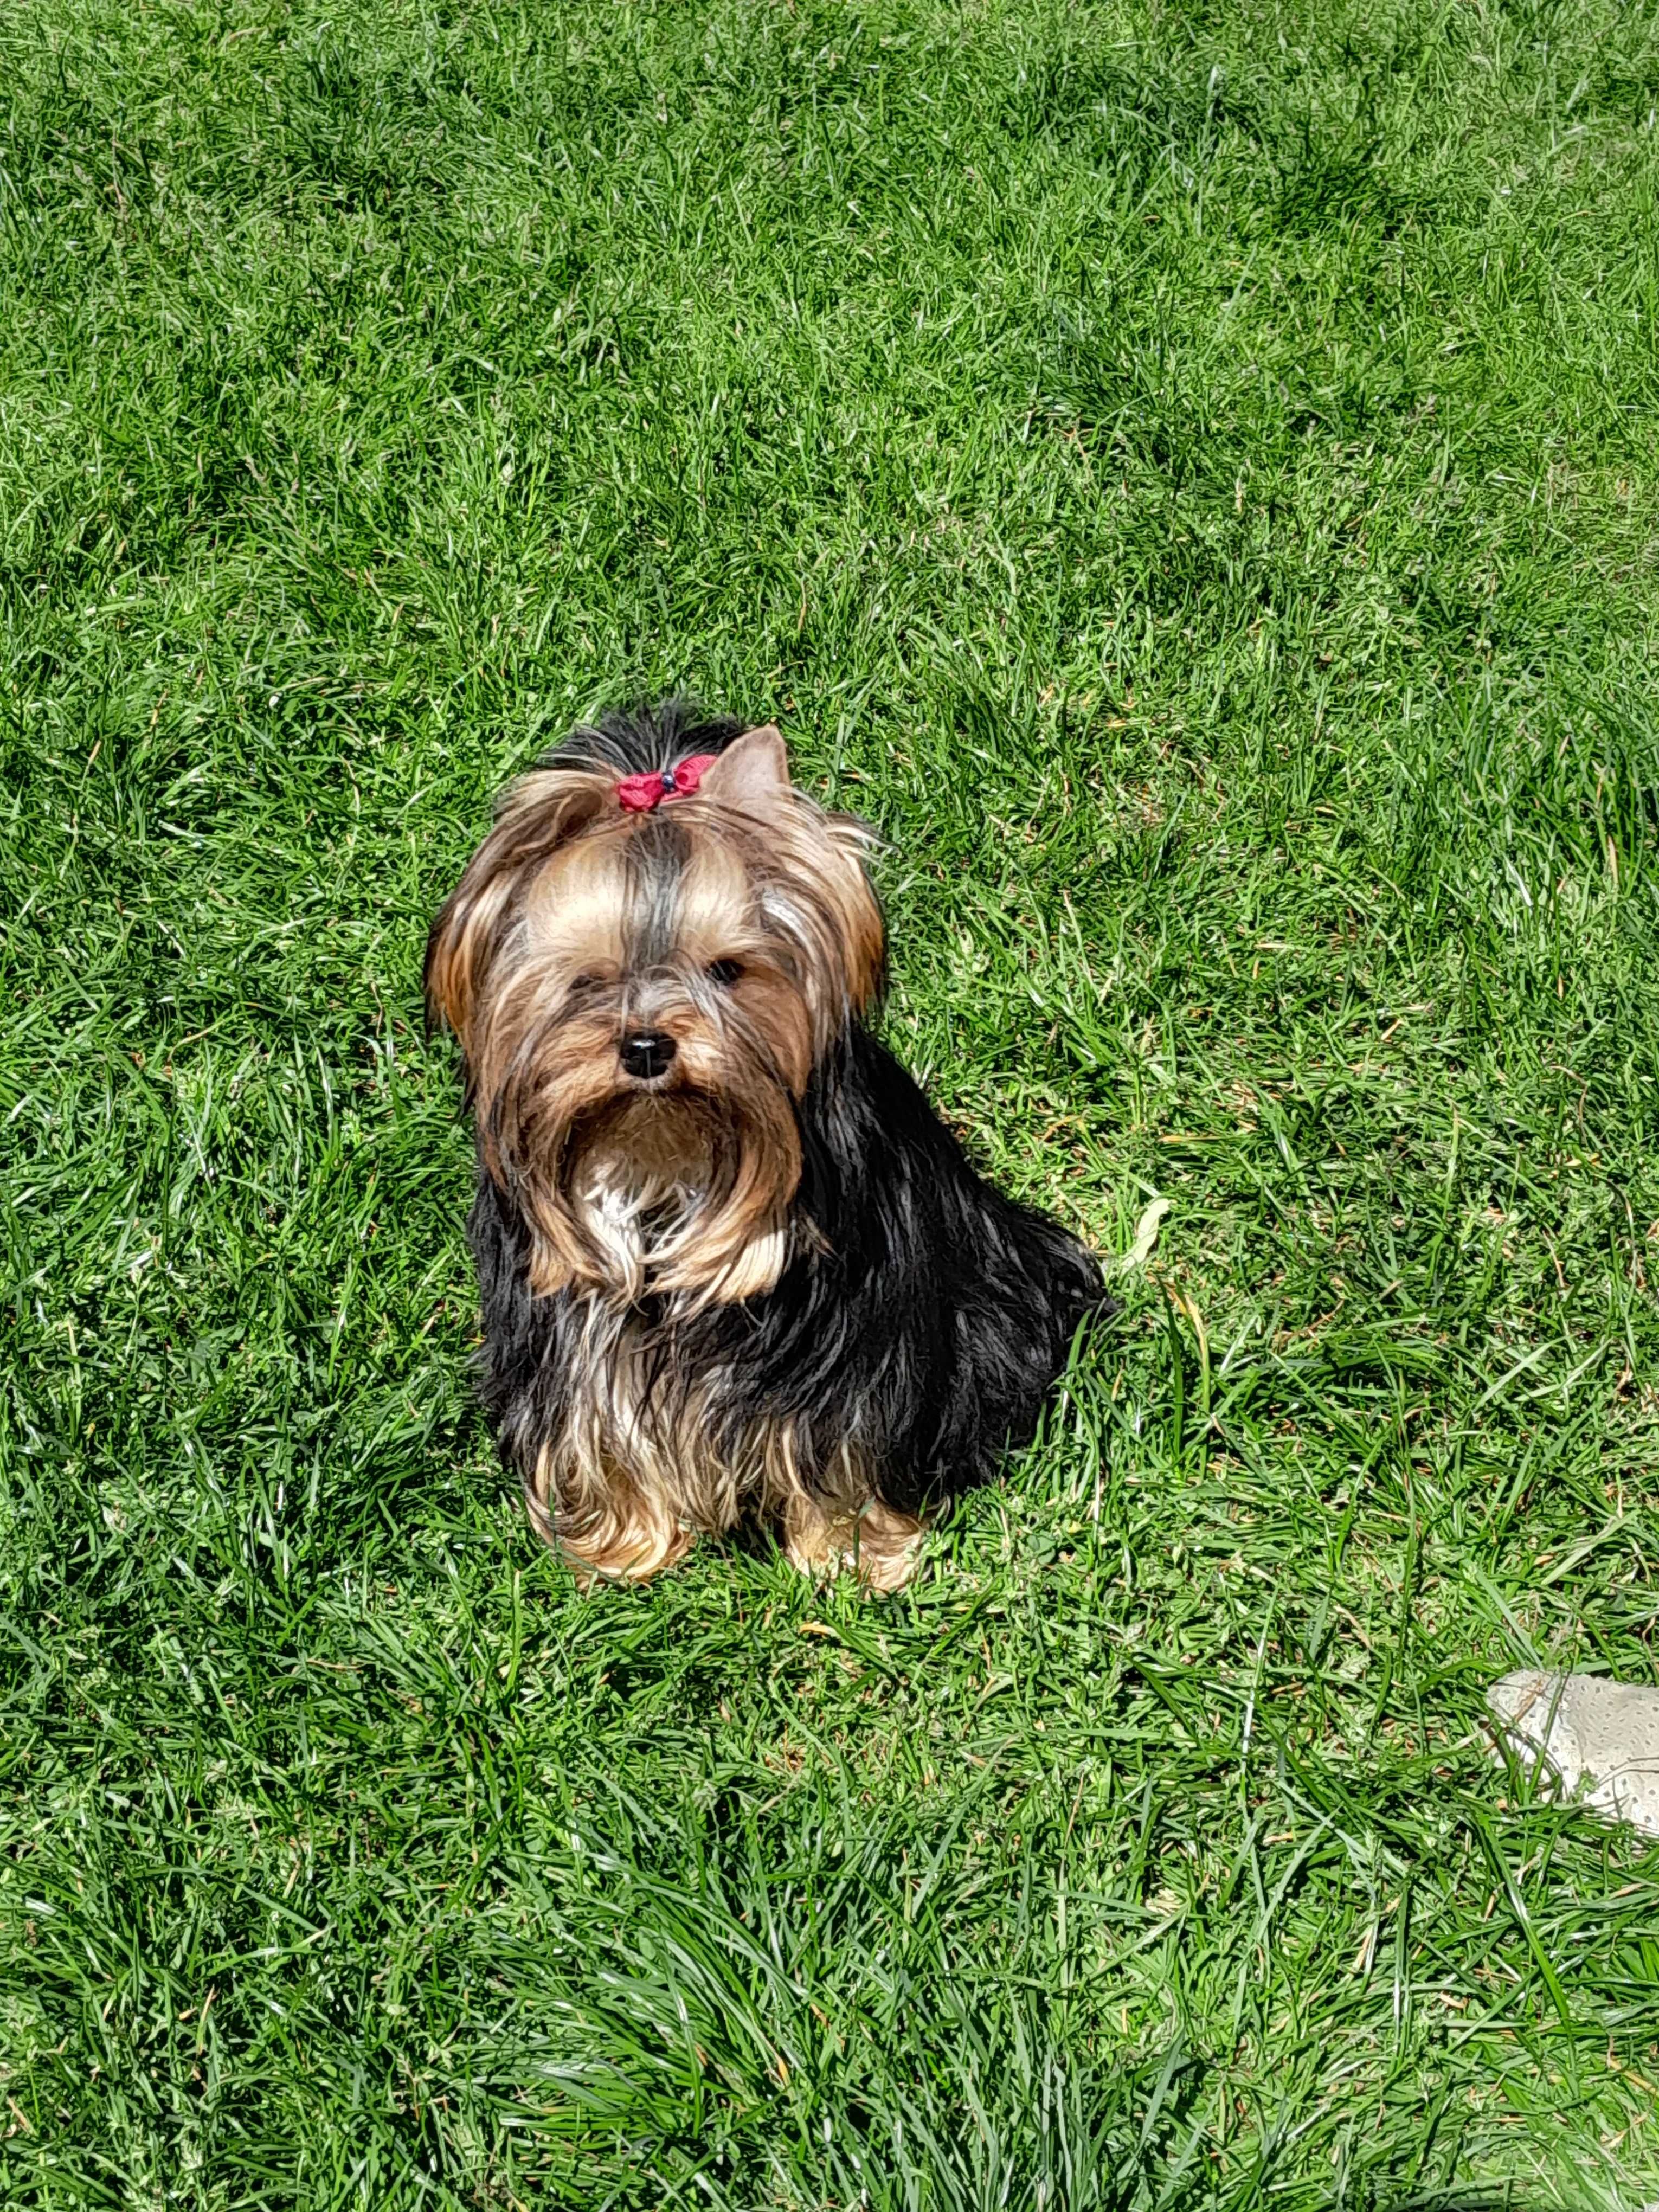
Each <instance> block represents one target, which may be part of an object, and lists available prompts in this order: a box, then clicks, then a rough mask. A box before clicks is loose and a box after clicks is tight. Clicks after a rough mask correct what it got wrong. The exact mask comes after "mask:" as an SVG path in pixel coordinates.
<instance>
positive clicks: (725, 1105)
mask: <svg viewBox="0 0 1659 2212" xmlns="http://www.w3.org/2000/svg"><path fill="white" fill-rule="evenodd" d="M799 1179H800V1139H799V1131H798V1129H797V1127H796V1122H795V1115H794V1110H793V1106H792V1104H791V1103H790V1101H789V1098H788V1097H787V1093H785V1092H784V1091H781V1090H779V1089H777V1088H775V1086H770V1085H769V1086H767V1087H766V1088H765V1089H764V1090H761V1091H757V1092H756V1093H755V1094H754V1095H752V1096H750V1097H733V1096H731V1095H726V1096H724V1097H718V1098H716V1097H708V1096H706V1095H704V1094H702V1093H700V1092H696V1091H685V1090H681V1091H668V1092H663V1093H656V1092H652V1093H646V1094H639V1093H633V1094H630V1095H629V1096H627V1097H622V1098H618V1099H617V1100H615V1101H613V1102H611V1103H607V1104H605V1105H604V1106H602V1107H599V1108H598V1109H595V1110H593V1111H592V1112H590V1113H588V1114H587V1115H585V1116H583V1117H582V1119H581V1120H580V1121H578V1122H577V1123H576V1124H575V1125H574V1127H571V1128H570V1129H569V1130H568V1132H567V1133H566V1134H565V1137H564V1140H563V1142H562V1144H561V1145H559V1146H557V1147H556V1158H555V1160H554V1161H553V1163H552V1164H551V1172H550V1173H542V1172H536V1171H533V1170H532V1172H530V1173H528V1174H526V1175H523V1176H520V1178H517V1181H518V1182H519V1190H518V1195H519V1197H520V1203H521V1204H522V1205H523V1206H524V1209H525V1212H526V1217H527V1218H528V1220H529V1222H530V1224H531V1228H532V1238H533V1249H532V1255H531V1267H530V1274H531V1281H532V1285H533V1286H534V1287H535V1288H536V1289H537V1290H538V1291H552V1290H556V1289H561V1288H567V1287H568V1288H569V1289H571V1290H573V1291H579V1292H585V1293H586V1294H587V1295H589V1296H592V1297H599V1298H601V1299H603V1300H605V1302H607V1303H613V1304H637V1303H638V1302H639V1301H640V1300H641V1298H644V1297H647V1296H662V1297H675V1298H677V1299H678V1300H680V1301H682V1302H683V1303H684V1304H687V1305H690V1306H694V1307H695V1306H702V1305H707V1304H716V1303H719V1304H728V1303H732V1302H734V1301H736V1300H738V1299H741V1298H747V1297H755V1296H757V1294H758V1293H759V1292H761V1291H767V1290H769V1289H771V1287H772V1286H773V1285H774V1284H775V1282H776V1281H777V1279H778V1277H779V1275H780V1274H781V1272H782V1269H783V1267H784V1264H785V1262H786V1261H787V1257H788V1254H789V1250H790V1241H791V1240H790V1228H789V1205H790V1200H792V1199H793V1195H794V1193H795V1188H796V1186H797V1184H798V1183H799Z"/></svg>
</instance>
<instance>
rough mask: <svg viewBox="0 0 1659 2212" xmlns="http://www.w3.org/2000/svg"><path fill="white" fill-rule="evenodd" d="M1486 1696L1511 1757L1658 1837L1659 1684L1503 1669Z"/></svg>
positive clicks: (1566, 1793) (1557, 1788) (1560, 1789)
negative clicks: (1656, 1687)
mask: <svg viewBox="0 0 1659 2212" xmlns="http://www.w3.org/2000/svg"><path fill="white" fill-rule="evenodd" d="M1486 1703H1487V1705H1489V1706H1490V1707H1491V1709H1492V1716H1493V1717H1494V1719H1495V1720H1496V1721H1497V1723H1498V1729H1499V1732H1500V1734H1501V1735H1503V1736H1504V1738H1505V1739H1506V1740H1507V1741H1508V1744H1509V1747H1510V1749H1511V1750H1512V1751H1513V1753H1515V1755H1516V1758H1517V1759H1520V1760H1521V1761H1522V1764H1523V1765H1525V1766H1527V1767H1528V1769H1531V1770H1534V1771H1536V1770H1537V1769H1538V1768H1539V1767H1542V1768H1543V1770H1544V1775H1545V1778H1546V1779H1547V1780H1548V1781H1549V1782H1550V1783H1551V1784H1552V1785H1553V1791H1554V1794H1556V1795H1558V1796H1562V1797H1571V1798H1575V1799H1576V1800H1577V1802H1579V1803H1581V1804H1583V1805H1585V1806H1587V1807H1589V1808H1591V1809H1592V1810H1593V1811H1595V1812H1597V1813H1601V1814H1606V1816H1607V1818H1608V1819H1609V1820H1623V1821H1625V1822H1626V1824H1627V1825H1628V1826H1631V1827H1632V1828H1638V1829H1640V1830H1641V1832H1642V1833H1643V1834H1644V1835H1647V1836H1659V1689H1650V1688H1649V1687H1648V1686H1646V1685H1645V1684H1644V1683H1639V1682H1615V1681H1613V1680H1612V1679H1611V1678H1610V1677H1609V1676H1607V1675H1605V1674H1534V1673H1533V1672H1531V1671H1530V1670H1529V1669H1523V1670H1522V1673H1520V1674H1505V1675H1504V1679H1503V1680H1502V1681H1501V1682H1494V1683H1493V1685H1492V1688H1491V1689H1490V1690H1488V1691H1487V1692H1486Z"/></svg>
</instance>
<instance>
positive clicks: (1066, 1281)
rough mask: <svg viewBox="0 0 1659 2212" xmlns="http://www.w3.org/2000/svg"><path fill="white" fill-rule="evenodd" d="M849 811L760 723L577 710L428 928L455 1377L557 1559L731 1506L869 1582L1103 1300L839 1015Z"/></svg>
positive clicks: (1060, 1235) (968, 1469) (1049, 1228)
mask: <svg viewBox="0 0 1659 2212" xmlns="http://www.w3.org/2000/svg"><path fill="white" fill-rule="evenodd" d="M871 842H872V837H871V833H870V832H869V831H868V830H867V829H866V828H865V827H864V826H863V825H862V824H861V823H859V822H857V821H855V820H854V818H853V817H850V816H848V815H844V814H830V813H826V812H825V811H824V810H823V808H822V807H820V806H818V805H816V804H815V803H814V801H813V800H812V799H809V798H808V797H807V796H806V795H805V793H803V792H799V791H797V790H795V789H794V788H793V787H792V785H791V783H790V781H789V767H788V763H787V758H786V756H785V752H784V746H783V740H782V738H781V737H780V736H779V734H778V732H777V731H776V730H775V728H773V727H771V726H767V727H766V728H763V729H744V727H743V726H742V725H741V724H740V723H738V722H735V721H729V720H718V721H715V720H696V718H695V717H694V716H693V715H692V714H691V713H690V711H689V710H688V709H686V708H684V707H680V706H669V707H665V708H660V709H659V710H656V711H654V712H649V713H642V714H637V715H622V714H615V715H607V716H605V718H603V719H602V720H600V722H599V725H598V726H597V727H596V728H591V729H590V728H584V729H579V730H577V731H576V732H574V734H573V735H572V736H571V738H569V740H568V742H567V743H566V744H564V745H562V747H560V749H559V750H557V751H556V752H555V753H553V754H551V755H550V756H549V757H548V758H547V759H546V760H545V761H544V762H543V763H541V765H539V766H538V767H537V768H535V769H532V771H531V772H530V773H529V774H528V775H526V776H524V777H523V778H521V780H520V781H518V782H517V783H515V784H513V786H512V787H510V788H509V789H508V790H507V793H505V794H504V796H503V797H502V799H501V802H500V805H499V807H498V810H497V813H496V819H495V828H494V829H492V830H491V831H490V833H489V836H487V837H486V838H485V839H484V841H483V844H482V845H481V846H480V847H479V848H478V850H477V852H476V853H475V854H474V855H473V857H472V860H471V862H470V864H469V865H468V866H467V869H466V872H465V874H464V875H463V876H462V878H461V880H460V883H459V885H458V886H457V887H456V889H455V890H454V892H453V895H452V896H451V897H450V899H449V900H448V902H447V904H446V905H445V907H444V908H443V909H442V911H441V913H440V915H438V918H437V920H436V921H435V923H434V925H433V928H432V934H431V939H430V941H429V943H428V948H427V957H426V989H427V1000H428V1009H429V1012H430V1015H431V1017H432V1018H433V1019H434V1021H435V1022H443V1023H447V1024H448V1026H449V1027H450V1028H451V1029H452V1030H453V1031H454V1032H455V1035H456V1036H457V1037H458V1038H459V1042H460V1046H461V1049H462V1053H463V1054H464V1056H465V1067H466V1079H467V1094H468V1100H469V1103H470V1105H471V1110H472V1115H473V1121H474V1127H475V1133H476V1137H477V1158H478V1173H477V1195H476V1198H475V1200H474V1204H473V1207H472V1213H471V1221H470V1223H469V1225H468V1238H469V1242H470V1243H471V1248H472V1254H473V1257H474V1259H475V1261H477V1270H478V1279H479V1283H480V1286H481V1289H482V1292H483V1338H484V1343H483V1395H484V1400H485V1404H486V1407H487V1409H488V1411H489V1417H490V1419H491V1422H492V1425H493V1426H494V1429H495V1433H496V1436H497V1437H498V1440H499V1443H500V1445H501V1453H502V1456H503V1458H504V1459H505V1460H506V1461H507V1463H508V1464H509V1465H510V1466H511V1467H512V1468H513V1469H514V1470H515V1471H516V1472H517V1473H518V1474H519V1475H520V1478H521V1479H522V1480H523V1484H524V1492H525V1498H526V1503H527V1504H528V1507H529V1510H530V1515H531V1518H532V1521H533V1522H534V1523H535V1526H536V1527H537V1528H538V1530H539V1531H540V1532H541V1534H543V1535H544V1537H545V1538H546V1539H547V1540H548V1541H549V1542H550V1543H552V1544H554V1545H556V1547H558V1548H559V1549H560V1550H561V1551H562V1553H564V1554H565V1556H566V1557H567V1558H568V1559H569V1560H570V1562H571V1563H572V1565H574V1567H575V1568H576V1570H577V1571H578V1573H579V1574H580V1575H581V1576H582V1577H584V1578H586V1577H592V1576H593V1575H602V1576H615V1577H626V1578H629V1579H632V1580H643V1579H644V1578H645V1577H647V1576H649V1575H653V1574H655V1573H656V1572H657V1571H658V1570H659V1568H663V1567H667V1566H671V1565H674V1564H675V1562H676V1561H678V1560H679V1559H682V1558H684V1555H685V1553H687V1551H688V1550H689V1549H690V1547H691V1545H692V1543H693V1541H695V1539H696V1536H697V1535H698V1534H700V1533H702V1532H704V1531H707V1532H708V1533H709V1534H718V1533H720V1532H722V1531H724V1530H727V1529H730V1528H732V1527H733V1526H734V1525H735V1524H736V1523H737V1522H738V1521H739V1519H741V1518H742V1517H744V1516H745V1515H747V1514H753V1515H756V1516H759V1517H760V1518H762V1519H763V1520H764V1521H766V1522H769V1523H770V1524H771V1525H772V1526H773V1527H775V1528H776V1529H778V1530H779V1531H780V1533H781V1536H782V1541H783V1543H784V1546H785V1547H786V1549H787V1553H788V1555H789V1557H790V1559H792V1560H793V1562H794V1564H795V1565H797V1566H798V1567H799V1568H801V1569H803V1570H804V1571H806V1572H808V1573H809V1574H813V1575H820V1574H824V1573H827V1572H833V1571H836V1570H837V1569H838V1568H840V1567H842V1566H844V1565H845V1566H850V1567H852V1568H853V1569H854V1571H855V1572H857V1573H858V1574H859V1575H860V1577H862V1579H863V1580H864V1582H865V1583H866V1584H867V1585H868V1586H869V1587H871V1588H872V1589H881V1590H889V1589H898V1588H900V1587H901V1586H902V1584H903V1583H905V1582H906V1581H908V1578H909V1577H910V1575H911V1573H912V1571H913V1570H914V1568H915V1563H916V1558H917V1552H918V1547H919V1541H920V1538H921V1532H922V1528H923V1522H924V1517H925V1516H926V1514H927V1510H928V1509H929V1508H930V1507H931V1506H932V1505H933V1504H934V1503H935V1502H936V1501H937V1500H939V1499H940V1498H943V1497H944V1496H945V1495H946V1494H947V1493H949V1492H952V1491H956V1490H959V1489H961V1488H963V1487H964V1486H968V1485H969V1484H972V1483H974V1482H975V1481H978V1480H982V1479H983V1478H984V1477H985V1476H987V1474H989V1473H990V1472H991V1470H992V1468H993V1467H994V1464H995V1462H996V1459H997V1457H998V1455H999V1454H1000V1453H1001V1452H1002V1451H1003V1450H1005V1449H1007V1448H1009V1447H1011V1446H1018V1445H1019V1444H1022V1443H1026V1442H1028V1441H1029V1440H1030V1437H1031V1435H1032V1433H1033V1431H1035V1429H1036V1425H1037V1421H1038V1418H1039V1415H1040V1413H1041V1410H1042V1405H1043V1401H1044V1400H1045V1398H1046V1396H1047V1395H1048V1391H1049V1389H1050V1387H1051V1386H1052V1384H1053V1383H1054V1379H1055V1377H1056V1376H1057V1374H1058V1373H1059V1371H1060V1368H1061V1367H1062V1366H1063V1365H1064V1364H1065V1362H1066V1356H1067V1353H1068V1351H1069V1349H1070V1346H1071V1345H1072V1342H1073V1338H1074V1336H1075V1335H1076V1334H1077V1332H1078V1329H1079V1325H1080V1324H1081V1322H1083V1321H1084V1319H1085V1316H1087V1315H1089V1314H1090V1313H1091V1311H1093V1310H1097V1309H1098V1308H1100V1307H1101V1306H1102V1305H1103V1304H1104V1303H1105V1301H1104V1299H1103V1291H1102V1284H1101V1273H1100V1268H1099V1267H1098V1265H1097V1262H1096V1261H1094V1260H1093V1259H1092V1258H1091V1256H1090V1255H1089V1253H1088V1252H1087V1251H1086V1250H1085V1248H1084V1247H1083V1246H1082V1245H1081V1244H1080V1243H1079V1242H1078V1241H1077V1239H1076V1238H1075V1237H1071V1236H1069V1235H1068V1234H1067V1233H1066V1231H1065V1230H1063V1229H1062V1228H1061V1227H1060V1225H1059V1223H1058V1222H1055V1221H1052V1220H1050V1219H1049V1218H1048V1217H1047V1216H1046V1215H1044V1214H1042V1213H1037V1212H1032V1211H1031V1210H1030V1208H1029V1207H1027V1206H1018V1205H1016V1204H1015V1203H1014V1202H1013V1201H1012V1200H1010V1199H1007V1198H1005V1197H1004V1196H1003V1195H1002V1194H1000V1192H998V1191H995V1190H994V1189H992V1188H990V1187H989V1186H988V1185H987V1184H986V1183H985V1182H982V1181H981V1179H980V1177H979V1176H977V1175H975V1172H974V1170H973V1169H972V1168H971V1167H970V1166H969V1164H968V1161H967V1159H966V1158H965V1157H964V1156H963V1150H962V1147H961V1146H960V1145H959V1144H958V1143H957V1139H955V1137H953V1136H952V1135H951V1133H950V1132H949V1130H947V1129H946V1128H945V1127H944V1125H943V1123H942V1122H940V1121H939V1119H938V1118H937V1116H936V1115H934V1114H933V1111H932V1110H931V1109H930V1108H929V1106H928V1104H927V1100H926V1098H925V1097H923V1096H922V1093H921V1091H920V1090H919V1089H918V1088H917V1086H916V1085H915V1082H914V1081H913V1080H912V1079H911V1078H910V1077H909V1076H908V1074H907V1073H905V1071H904V1069H903V1068H902V1067H901V1066H900V1065H899V1063H898V1062H897V1060H895V1059H894V1058H893V1056H892V1054H890V1052H888V1051H887V1050H886V1048H884V1046H883V1045H881V1044H880V1043H878V1042H877V1040H876V1039H875V1037H874V1036H872V1035H871V1033H870V1030H869V1029H868V1028H867V1027H866V1019H867V1018H868V1017H869V1015H870V1014H871V1012H872V1009H873V1008H874V1006H875V1005H876V1003H877V1001H878V997H879V994H880V992H881V987H882V982H883V978H884V966H885V939H884V927H883V921H882V913H881V908H880V906H879V904H878V902H877V898H876V894H875V891H874V889H873V888H872V884H871V882H870V878H869V875H868V873H867V872H866V854H867V851H868V848H869V846H870V844H871Z"/></svg>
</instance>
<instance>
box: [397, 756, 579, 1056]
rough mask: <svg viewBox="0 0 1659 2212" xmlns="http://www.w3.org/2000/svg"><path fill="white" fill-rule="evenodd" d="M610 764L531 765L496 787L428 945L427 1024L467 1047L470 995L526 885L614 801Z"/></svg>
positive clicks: (505, 931) (474, 995)
mask: <svg viewBox="0 0 1659 2212" xmlns="http://www.w3.org/2000/svg"><path fill="white" fill-rule="evenodd" d="M616 794H617V784H616V778H615V775H614V774H613V773H612V772H611V771H610V770H609V769H532V771H531V773H530V774H529V775H525V776H520V779H519V781H517V782H516V783H515V784H513V785H511V786H509V787H508V788H507V791H506V792H505V793H503V794H502V797H501V805H500V806H499V808H498V809H497V812H496V818H495V828H494V829H492V830H491V831H490V833H489V836H487V837H486V838H485V839H484V841H483V844H482V845H480V846H479V848H478V849H477V852H476V853H475V854H473V855H472V858H471V860H469V861H468V863H467V866H466V872H465V875H463V876H462V878H461V880H460V882H459V884H457V885H456V886H455V889H454V890H453V891H452V892H451V893H450V895H449V896H448V898H447V900H446V901H445V902H444V905H443V907H442V908H441V911H440V913H439V915H438V918H437V920H436V921H435V922H434V923H433V925H432V933H431V935H430V936H429V937H428V939H427V945H426V1014H427V1024H428V1027H429V1028H432V1029H436V1028H437V1027H438V1026H439V1025H440V1024H442V1025H444V1026H445V1027H447V1028H449V1029H452V1030H453V1031H454V1032H455V1034H456V1036H458V1037H459V1039H460V1041H461V1046H462V1049H463V1050H464V1051H465V1050H466V1049H468V1048H469V1045H470V1038H471V1026H472V1013H473V1006H474V1003H475V1001H476V1000H477V994H478V993H479V991H480V990H481V989H482V988H483V985H484V981H485V978H486V977H487V975H488V974H489V969H490V967H491V965H492V964H493V963H494V961H495V956H496V954H497V953H498V952H499V951H500V950H501V943H502V940H503V939H504V938H505V937H506V936H507V934H508V933H510V931H511V929H512V927H513V921H514V918H515V916H516V915H517V914H518V911H519V908H520V903H521V902H522V899H523V896H524V893H525V890H526V886H527V885H528V884H529V883H530V882H531V881H532V878H534V877H535V875H536V873H537V872H538V870H539V869H540V868H541V867H542V866H544V863H545V862H546V861H547V860H550V858H551V857H552V855H553V854H555V853H556V852H557V851H558V850H559V849H560V848H561V847H562V846H564V845H566V844H568V842H569V841H570V840H571V839H572V838H573V837H576V836H580V835H581V833H582V832H583V831H584V830H585V829H587V828H588V827H589V825H590V824H591V823H593V822H595V821H596V820H603V819H605V817H606V816H607V814H608V813H609V812H611V811H612V810H614V808H615V805H616Z"/></svg>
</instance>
